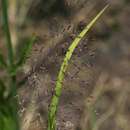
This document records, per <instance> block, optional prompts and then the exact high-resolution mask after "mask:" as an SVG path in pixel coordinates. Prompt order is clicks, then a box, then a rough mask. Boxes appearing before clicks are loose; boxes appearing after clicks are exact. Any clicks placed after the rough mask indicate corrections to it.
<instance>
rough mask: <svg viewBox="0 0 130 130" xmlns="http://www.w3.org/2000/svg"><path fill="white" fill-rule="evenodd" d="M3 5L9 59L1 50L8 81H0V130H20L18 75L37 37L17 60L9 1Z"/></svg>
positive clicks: (28, 44)
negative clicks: (9, 14) (11, 29)
mask: <svg viewBox="0 0 130 130" xmlns="http://www.w3.org/2000/svg"><path fill="white" fill-rule="evenodd" d="M1 4H2V20H3V29H4V34H5V39H6V44H5V46H6V49H7V53H8V54H7V58H5V57H4V54H2V52H1V50H0V69H1V70H2V69H3V70H4V71H5V72H6V78H5V77H4V78H5V79H7V81H4V80H3V79H4V78H1V79H0V130H19V129H20V128H19V118H18V101H17V90H18V87H19V85H18V83H17V80H16V75H17V72H18V70H19V68H20V67H21V66H22V65H23V64H24V62H25V60H26V58H27V56H28V54H29V53H30V50H31V48H32V45H33V43H34V40H35V37H33V38H31V40H29V41H28V43H26V46H25V47H23V48H21V50H20V51H21V54H20V55H18V57H17V59H18V60H16V55H15V51H14V49H13V44H12V40H11V34H10V29H9V20H8V10H7V9H8V1H7V0H2V1H1Z"/></svg>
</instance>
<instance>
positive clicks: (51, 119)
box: [48, 5, 109, 130]
mask: <svg viewBox="0 0 130 130" xmlns="http://www.w3.org/2000/svg"><path fill="white" fill-rule="evenodd" d="M108 6H109V5H106V6H105V7H104V8H103V9H102V10H101V11H100V12H99V13H98V14H97V15H96V17H94V19H93V20H92V21H91V22H90V23H89V24H88V25H87V26H86V27H85V28H84V30H83V31H82V32H81V33H80V34H79V35H78V36H77V37H76V38H75V39H74V41H73V42H72V44H71V45H70V47H69V49H68V51H67V53H66V55H65V58H64V61H63V63H62V65H61V68H60V71H59V74H58V79H57V82H56V87H55V94H54V96H53V97H52V101H51V104H50V109H49V114H48V130H55V129H56V113H57V106H58V103H59V98H60V95H61V92H62V82H63V80H64V76H65V72H66V70H67V67H68V64H69V60H70V59H71V56H72V54H73V52H74V50H75V48H76V47H77V46H78V44H79V43H80V41H81V40H82V39H83V38H84V36H85V35H86V34H87V33H88V31H89V30H90V29H91V28H92V27H93V25H94V24H95V23H96V21H97V20H98V19H99V18H100V16H101V15H102V14H103V13H104V11H105V10H106V9H107V8H108Z"/></svg>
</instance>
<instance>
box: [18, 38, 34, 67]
mask: <svg viewBox="0 0 130 130" xmlns="http://www.w3.org/2000/svg"><path fill="white" fill-rule="evenodd" d="M35 40H36V37H35V36H32V38H31V39H29V41H28V42H27V43H26V44H25V46H23V48H21V50H20V51H21V53H20V54H19V57H18V58H19V60H18V62H17V63H16V67H19V66H22V65H23V64H24V63H25V60H26V59H27V57H28V55H29V53H30V52H31V49H32V46H33V44H34V42H35Z"/></svg>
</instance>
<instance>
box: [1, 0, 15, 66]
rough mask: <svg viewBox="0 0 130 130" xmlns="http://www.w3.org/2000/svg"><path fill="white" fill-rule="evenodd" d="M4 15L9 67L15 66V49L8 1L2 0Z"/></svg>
mask: <svg viewBox="0 0 130 130" xmlns="http://www.w3.org/2000/svg"><path fill="white" fill-rule="evenodd" d="M2 14H3V27H4V31H5V35H6V40H7V42H6V44H7V49H8V60H9V65H10V66H12V65H13V47H12V42H11V36H10V30H9V23H8V12H7V0H2Z"/></svg>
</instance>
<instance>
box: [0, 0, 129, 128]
mask: <svg viewBox="0 0 130 130" xmlns="http://www.w3.org/2000/svg"><path fill="white" fill-rule="evenodd" d="M8 1H9V5H8V11H9V20H10V21H9V22H10V29H11V36H12V40H13V47H14V48H16V53H18V54H19V49H20V48H22V47H23V46H24V44H26V41H27V40H28V38H29V37H30V36H31V35H32V33H35V35H37V37H38V39H37V41H36V43H35V44H34V46H33V49H32V53H31V54H30V56H29V57H28V60H27V62H26V63H25V65H24V67H23V68H22V69H21V72H20V73H19V74H18V75H17V79H18V80H24V81H25V82H26V83H25V85H24V86H23V87H22V88H20V89H19V94H18V97H19V106H20V108H19V116H20V120H21V121H20V124H21V129H22V130H44V129H46V126H47V111H48V106H49V103H50V99H51V97H52V94H53V90H54V87H55V80H56V77H57V74H58V71H59V68H60V64H61V62H62V60H63V57H64V55H65V52H66V49H67V47H68V46H69V44H70V43H71V41H72V40H73V39H74V37H75V36H76V35H77V33H79V32H80V31H81V30H82V29H83V27H84V26H85V25H86V24H87V23H89V21H90V20H91V19H92V18H93V17H94V16H95V15H96V14H97V12H98V11H99V10H101V9H102V7H104V5H106V4H107V3H109V4H110V7H109V9H108V10H107V11H106V12H105V14H104V15H103V16H102V18H101V19H100V20H99V21H98V23H97V24H96V26H95V27H94V28H93V29H92V30H91V32H90V33H89V35H88V36H87V37H86V38H85V39H84V40H83V41H82V42H81V44H80V45H79V47H78V48H77V49H76V51H75V53H74V56H73V58H72V61H71V63H70V66H69V69H68V73H67V75H66V79H65V81H64V88H63V93H62V96H61V100H60V105H59V108H58V121H57V128H58V130H110V129H111V130H130V125H129V120H130V101H129V98H130V69H129V68H130V60H129V59H130V34H129V28H130V17H129V14H130V1H129V0H48V1H46V0H37V1H35V0H8ZM1 19H2V18H1V4H0V49H1V50H2V52H3V53H4V54H5V53H6V49H5V45H4V40H5V39H4V34H3V26H2V20H1ZM0 77H2V78H4V77H6V75H5V72H4V71H3V70H0ZM5 79H6V78H5Z"/></svg>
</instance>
